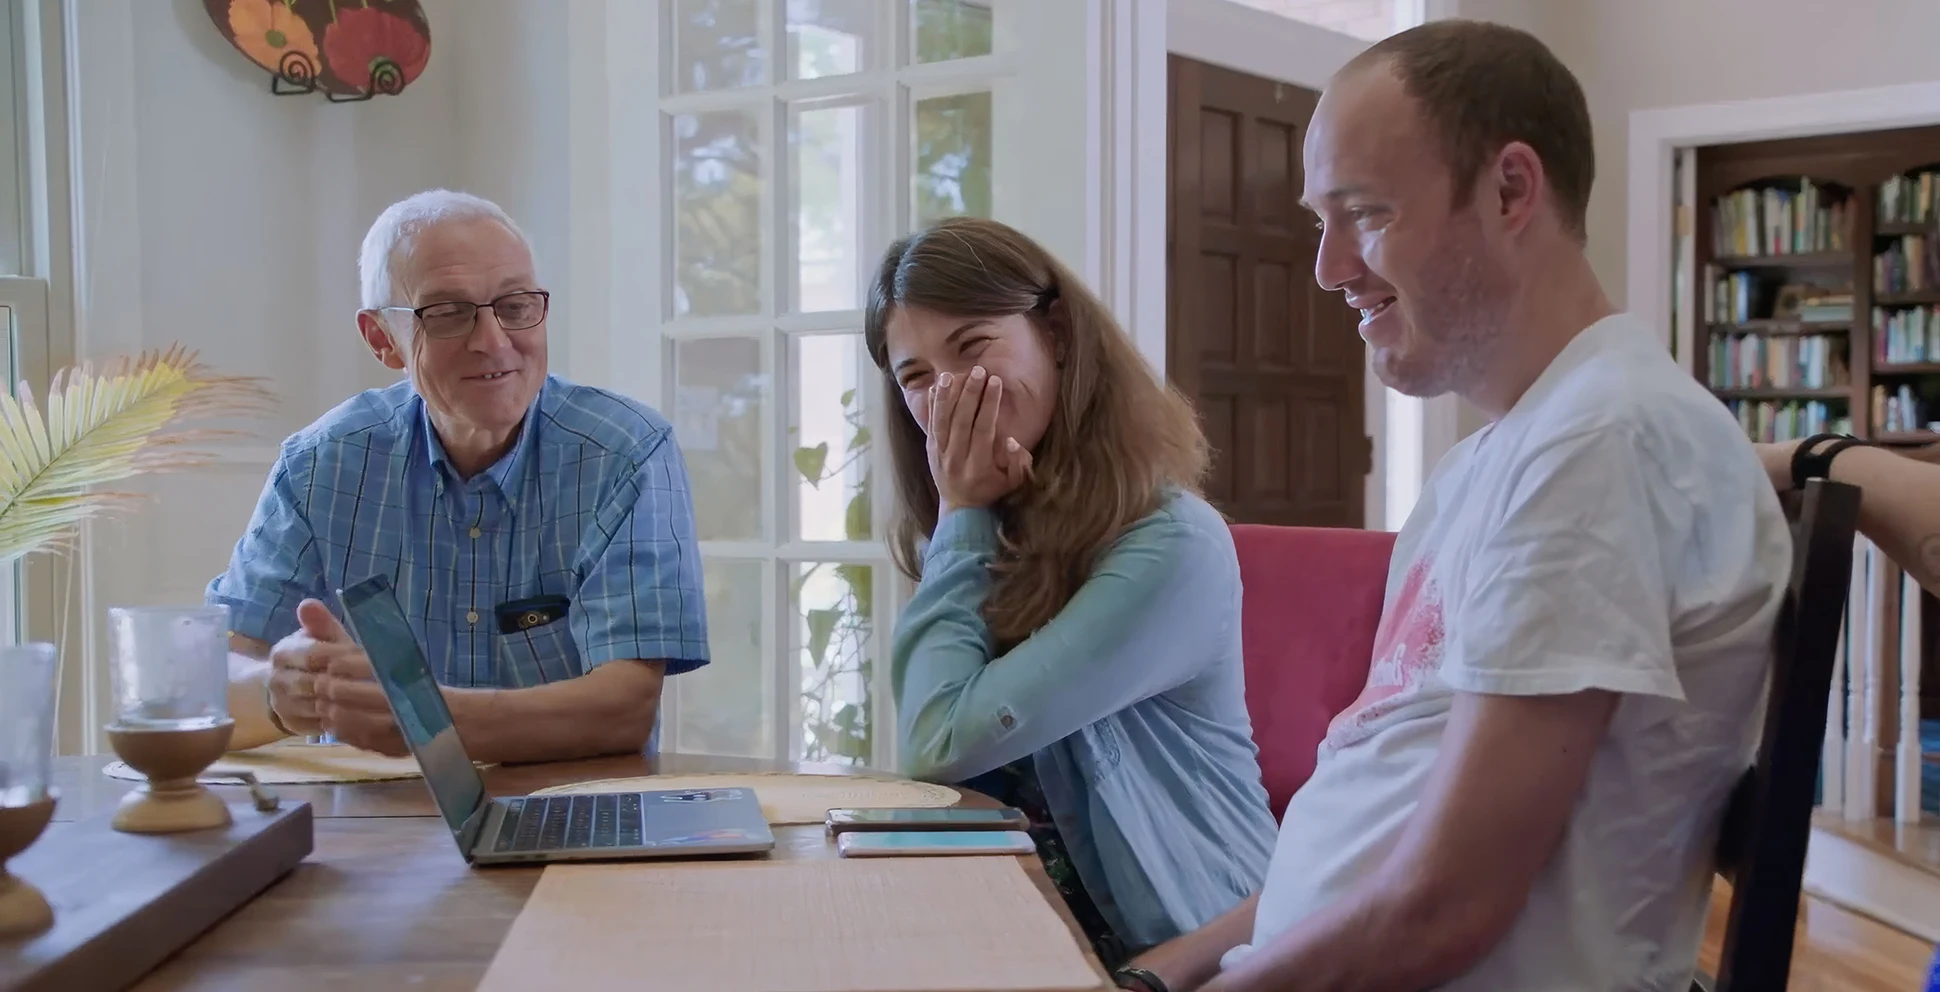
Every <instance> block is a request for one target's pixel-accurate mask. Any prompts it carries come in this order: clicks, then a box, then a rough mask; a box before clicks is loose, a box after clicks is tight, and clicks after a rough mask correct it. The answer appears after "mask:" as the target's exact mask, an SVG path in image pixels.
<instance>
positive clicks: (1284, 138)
mask: <svg viewBox="0 0 1940 992" xmlns="http://www.w3.org/2000/svg"><path fill="white" fill-rule="evenodd" d="M1169 69H1170V80H1169V83H1170V113H1169V122H1170V128H1169V130H1170V134H1169V136H1168V138H1169V141H1170V147H1171V160H1172V161H1171V169H1170V177H1171V178H1170V184H1171V188H1170V189H1169V190H1168V193H1167V200H1168V209H1167V213H1168V224H1167V228H1168V231H1167V236H1168V254H1167V278H1168V284H1167V290H1166V293H1167V299H1168V301H1169V302H1168V304H1167V308H1168V310H1169V311H1170V313H1169V314H1168V320H1167V328H1166V358H1165V361H1166V372H1167V376H1168V378H1170V379H1171V380H1172V382H1173V384H1174V385H1176V386H1178V387H1179V389H1180V390H1182V391H1183V392H1184V393H1185V394H1186V395H1187V396H1189V397H1191V399H1192V401H1193V403H1194V404H1195V405H1196V406H1197V408H1198V410H1199V416H1200V420H1201V422H1202V423H1204V425H1205V430H1206V436H1207V439H1208V440H1209V441H1210V442H1211V443H1212V447H1213V451H1214V454H1213V470H1212V475H1211V478H1210V479H1209V480H1208V482H1207V485H1206V494H1207V498H1208V499H1210V500H1211V501H1212V503H1213V505H1215V506H1217V507H1219V508H1220V509H1221V510H1223V511H1225V513H1226V514H1227V516H1229V517H1231V518H1232V519H1233V520H1234V521H1235V522H1237V523H1263V524H1281V525H1304V526H1321V527H1361V526H1363V519H1362V518H1363V516H1364V503H1363V501H1362V495H1363V490H1364V487H1365V485H1366V481H1367V473H1368V472H1369V471H1370V470H1371V469H1372V468H1373V446H1372V442H1371V441H1370V439H1369V438H1368V436H1367V432H1366V412H1365V409H1364V407H1363V404H1362V392H1363V378H1362V376H1363V374H1364V363H1365V361H1366V357H1365V356H1366V351H1365V347H1364V345H1363V344H1362V343H1361V338H1360V334H1359V332H1358V331H1357V330H1356V326H1357V324H1358V323H1359V320H1360V316H1359V314H1358V313H1356V312H1355V311H1354V310H1353V309H1351V308H1350V307H1348V306H1347V304H1346V303H1345V302H1343V300H1342V298H1341V296H1340V294H1339V293H1328V292H1323V291H1322V290H1321V289H1320V287H1319V286H1317V285H1315V283H1314V278H1313V271H1314V255H1315V253H1316V252H1317V251H1318V249H1319V247H1320V236H1319V231H1318V230H1317V229H1316V228H1315V226H1314V219H1313V215H1312V214H1310V213H1308V212H1307V210H1306V209H1305V208H1303V207H1301V206H1300V192H1301V168H1300V145H1301V141H1302V140H1303V139H1304V137H1305V134H1306V129H1307V122H1308V120H1309V119H1311V118H1312V117H1313V112H1314V103H1315V101H1316V100H1317V99H1318V98H1319V95H1318V94H1316V93H1314V92H1313V91H1312V90H1305V89H1301V88H1299V87H1297V86H1292V85H1289V84H1286V83H1279V82H1275V81H1273V80H1271V79H1263V78H1261V77H1258V76H1249V75H1246V74H1244V73H1240V72H1234V71H1232V70H1230V69H1222V68H1219V67H1218V66H1213V65H1207V64H1206V63H1203V62H1195V61H1193V60H1191V59H1185V58H1181V57H1179V56H1177V55H1174V56H1171V64H1170V66H1169Z"/></svg>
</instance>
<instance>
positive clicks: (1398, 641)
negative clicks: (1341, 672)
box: [1324, 557, 1443, 748]
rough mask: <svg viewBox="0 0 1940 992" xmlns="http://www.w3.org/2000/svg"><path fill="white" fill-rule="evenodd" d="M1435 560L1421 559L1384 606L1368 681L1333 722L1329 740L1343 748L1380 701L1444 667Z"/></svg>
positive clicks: (1375, 713) (1378, 710)
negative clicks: (1434, 573) (1433, 577)
mask: <svg viewBox="0 0 1940 992" xmlns="http://www.w3.org/2000/svg"><path fill="white" fill-rule="evenodd" d="M1433 564H1434V562H1433V560H1432V559H1431V558H1427V557H1423V558H1419V559H1416V561H1415V563H1414V564H1413V565H1412V566H1410V567H1409V568H1408V575H1407V577H1406V578H1404V579H1403V580H1402V582H1401V589H1400V591H1399V592H1396V593H1395V595H1394V598H1393V599H1391V600H1389V601H1388V603H1387V605H1386V606H1384V607H1383V608H1382V610H1381V626H1380V627H1379V628H1378V629H1376V631H1375V633H1374V655H1373V658H1372V663H1371V664H1370V665H1369V666H1368V672H1367V686H1366V687H1365V688H1363V689H1362V690H1361V694H1360V696H1359V697H1358V698H1356V699H1355V700H1354V702H1353V704H1352V705H1350V706H1348V707H1347V708H1346V709H1344V710H1342V711H1341V712H1340V715H1338V716H1336V717H1334V720H1333V722H1332V723H1331V724H1329V725H1328V727H1327V739H1326V741H1325V742H1324V744H1325V746H1327V747H1329V748H1340V747H1344V746H1346V745H1348V744H1351V743H1353V742H1354V741H1356V740H1359V739H1360V738H1361V736H1362V734H1361V731H1363V730H1364V729H1365V728H1366V727H1367V725H1368V723H1369V722H1370V721H1372V720H1373V719H1374V718H1375V717H1377V716H1379V715H1381V713H1383V712H1385V710H1386V709H1387V708H1386V707H1384V706H1382V705H1380V704H1382V703H1384V702H1386V701H1388V700H1390V699H1393V698H1394V697H1396V696H1398V695H1400V694H1401V693H1402V692H1404V691H1405V690H1408V689H1412V688H1414V687H1415V686H1416V685H1417V684H1419V683H1420V682H1421V680H1422V678H1423V676H1426V675H1428V674H1430V673H1432V672H1434V671H1436V670H1437V669H1439V668H1441V663H1442V639H1443V627H1442V592H1441V587H1440V586H1439V585H1437V584H1436V583H1435V581H1434V579H1432V578H1430V573H1431V572H1432V571H1433Z"/></svg>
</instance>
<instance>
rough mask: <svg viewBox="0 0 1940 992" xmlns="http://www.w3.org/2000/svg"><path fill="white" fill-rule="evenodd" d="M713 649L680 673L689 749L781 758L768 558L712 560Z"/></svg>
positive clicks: (682, 735)
mask: <svg viewBox="0 0 1940 992" xmlns="http://www.w3.org/2000/svg"><path fill="white" fill-rule="evenodd" d="M702 575H703V582H704V584H705V586H706V588H707V650H708V655H709V656H710V658H711V659H712V660H710V661H709V662H708V663H707V664H705V665H703V666H701V667H700V668H697V669H695V670H693V671H691V672H687V673H685V674H683V675H676V676H674V677H673V680H674V683H675V684H676V685H677V686H678V687H679V690H680V708H679V712H678V714H677V715H676V719H677V720H678V721H679V722H678V724H677V726H676V730H677V731H678V737H679V742H680V749H681V750H682V751H698V752H700V753H702V754H740V755H746V756H748V757H751V758H772V757H774V756H775V742H774V727H775V716H774V701H775V697H776V696H777V695H779V693H778V692H776V690H775V666H773V665H771V664H769V663H768V662H767V658H768V657H770V656H769V655H768V654H767V653H766V652H764V651H762V650H761V610H762V606H761V563H760V562H758V561H733V560H728V559H720V558H709V559H708V560H707V561H706V562H705V563H703V566H702Z"/></svg>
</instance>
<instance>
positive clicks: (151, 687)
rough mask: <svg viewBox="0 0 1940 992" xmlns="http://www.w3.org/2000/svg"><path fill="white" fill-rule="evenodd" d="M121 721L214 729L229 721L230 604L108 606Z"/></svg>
mask: <svg viewBox="0 0 1940 992" xmlns="http://www.w3.org/2000/svg"><path fill="white" fill-rule="evenodd" d="M108 640H109V644H110V650H111V652H112V654H111V667H110V669H109V671H110V673H111V675H112V676H113V678H112V681H113V684H114V697H115V717H114V719H115V723H116V724H117V725H118V726H119V728H120V729H123V730H208V729H211V728H213V727H217V726H220V725H222V724H224V723H227V722H228V721H229V608H228V607H227V606H194V607H120V608H116V609H111V610H109V611H108Z"/></svg>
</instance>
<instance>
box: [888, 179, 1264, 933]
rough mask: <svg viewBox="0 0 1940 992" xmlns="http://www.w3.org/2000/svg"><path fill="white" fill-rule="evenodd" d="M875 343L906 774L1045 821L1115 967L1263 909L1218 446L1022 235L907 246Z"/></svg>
mask: <svg viewBox="0 0 1940 992" xmlns="http://www.w3.org/2000/svg"><path fill="white" fill-rule="evenodd" d="M866 334H867V340H868V347H869V353H870V355H871V357H872V358H873V359H874V360H875V362H876V364H877V366H878V367H880V368H881V369H882V370H883V374H884V377H885V380H886V383H887V387H888V391H889V392H890V393H891V394H899V395H900V396H901V397H902V405H901V409H900V410H892V411H891V413H890V415H889V418H888V419H889V424H888V436H889V443H890V452H891V457H892V459H893V461H894V466H895V477H896V491H897V495H898V500H897V503H898V505H897V520H896V527H895V531H894V533H893V534H892V539H891V544H892V550H893V551H894V553H895V556H896V559H897V564H898V565H899V566H900V567H901V568H902V570H903V571H904V572H905V573H907V574H908V575H909V576H910V577H911V578H912V579H915V580H916V581H917V586H916V592H915V594H914V596H913V597H912V598H911V600H910V602H909V604H908V606H907V607H905V608H904V610H903V612H902V615H901V618H900V621H899V623H898V625H897V629H896V637H895V647H894V654H893V658H892V671H893V677H894V685H895V692H896V700H897V712H898V713H899V714H900V719H899V723H900V725H899V726H898V728H897V729H898V732H899V735H900V744H901V746H900V753H901V755H902V761H903V767H904V771H906V772H907V773H909V774H911V775H913V776H916V777H918V778H924V779H930V780H935V781H946V782H958V783H964V784H967V785H968V786H969V787H972V788H975V789H978V790H979V791H983V792H986V793H990V794H992V795H994V796H996V797H997V798H999V799H1001V800H1003V801H1006V802H1009V803H1010V804H1012V805H1015V806H1018V807H1019V808H1021V809H1023V810H1024V811H1025V812H1026V813H1027V814H1029V815H1030V817H1031V821H1032V823H1033V831H1032V832H1033V834H1034V835H1035V836H1036V838H1037V841H1038V848H1039V851H1040V853H1041V854H1042V855H1043V856H1044V860H1045V863H1046V865H1047V867H1048V868H1049V869H1050V871H1051V874H1052V878H1053V879H1054V880H1056V881H1057V883H1058V886H1059V888H1060V890H1061V891H1062V892H1063V894H1064V896H1065V899H1066V900H1067V902H1069V903H1070V904H1071V908H1072V910H1073V913H1074V915H1076V916H1077V918H1078V920H1079V922H1080V923H1081V924H1082V925H1083V926H1084V928H1085V930H1086V932H1087V933H1088V934H1089V935H1090V936H1091V938H1092V942H1093V945H1094V946H1095V947H1096V948H1097V950H1098V952H1099V955H1100V957H1102V958H1103V959H1104V960H1105V964H1106V966H1107V967H1108V968H1109V967H1116V966H1117V965H1118V964H1119V963H1120V962H1121V961H1123V960H1125V959H1126V958H1128V957H1129V956H1130V955H1132V954H1136V953H1137V952H1138V951H1140V950H1142V949H1144V948H1146V947H1150V946H1152V945H1155V944H1158V943H1161V942H1163V941H1165V940H1167V939H1169V938H1171V937H1173V936H1175V935H1177V934H1180V933H1183V932H1186V931H1190V930H1192V929H1194V928H1195V927H1197V926H1199V925H1200V924H1202V923H1205V922H1207V921H1208V920H1211V919H1212V918H1213V917H1215V916H1218V915H1219V914H1221V913H1223V912H1225V911H1226V910H1227V909H1229V908H1231V907H1232V906H1233V905H1235V904H1237V903H1238V902H1240V901H1241V900H1242V899H1244V898H1246V897H1247V896H1248V895H1251V894H1252V892H1253V891H1254V889H1255V888H1257V887H1258V885H1259V883H1260V880H1261V878H1262V877H1263V875H1264V873H1265V870H1266V864H1267V861H1268V858H1269V857H1270V856H1271V854H1272V848H1273V839H1274V833H1275V825H1274V819H1273V815H1272V813H1271V811H1270V810H1269V809H1268V808H1267V800H1266V791H1265V789H1264V788H1263V787H1262V785H1261V783H1260V769H1259V763H1258V759H1257V752H1256V750H1255V748H1254V745H1253V740H1252V731H1251V724H1250V721H1249V720H1248V717H1247V712H1246V702H1245V695H1244V688H1245V686H1244V681H1243V679H1244V676H1243V674H1242V670H1241V660H1240V617H1239V611H1240V578H1239V563H1238V560H1237V558H1236V557H1235V555H1234V552H1233V542H1232V536H1231V534H1230V532H1229V531H1228V530H1227V527H1226V522H1225V521H1224V519H1222V518H1221V517H1220V515H1219V513H1218V511H1216V510H1214V509H1213V508H1212V507H1211V506H1209V505H1208V504H1207V503H1206V502H1205V501H1204V500H1203V499H1201V498H1200V497H1199V496H1198V495H1197V492H1196V489H1197V485H1198V482H1199V479H1200V477H1201V475H1202V474H1203V473H1204V472H1205V469H1206V463H1207V451H1206V444H1205V440H1204V438H1203V437H1202V436H1201V434H1200V432H1199V426H1198V423H1197V420H1196V419H1195V417H1194V416H1193V412H1192V409H1191V407H1190V406H1189V405H1188V404H1187V402H1186V401H1185V400H1184V399H1183V398H1182V397H1181V396H1179V394H1178V393H1176V392H1174V391H1172V390H1170V389H1168V388H1167V387H1166V386H1165V385H1164V384H1163V383H1161V382H1160V381H1158V380H1157V379H1156V378H1155V377H1154V376H1153V375H1152V372H1151V369H1150V368H1149V366H1147V365H1146V364H1145V362H1144V360H1143V359H1142V358H1141V357H1140V356H1139V354H1138V351H1137V350H1136V349H1135V348H1134V347H1133V345H1132V342H1131V340H1130V339H1129V338H1128V337H1126V335H1125V333H1124V332H1123V331H1122V330H1121V329H1120V328H1119V327H1118V325H1117V324H1116V323H1115V322H1114V321H1113V320H1112V318H1111V315H1110V314H1109V313H1108V312H1107V311H1106V310H1105V308H1104V305H1103V304H1102V303H1100V302H1099V300H1098V299H1097V298H1096V297H1095V296H1093V295H1092V294H1091V293H1090V292H1089V291H1088V290H1087V289H1086V288H1085V287H1084V286H1082V285H1080V284H1079V282H1078V280H1077V278H1076V277H1075V276H1073V275H1072V274H1071V272H1070V270H1068V269H1066V268H1065V267H1064V266H1063V265H1062V264H1060V263H1059V262H1058V261H1057V260H1056V259H1054V258H1053V257H1052V256H1051V255H1050V254H1049V253H1048V252H1046V251H1045V250H1044V249H1043V248H1041V247H1039V246H1038V245H1037V244H1035V243H1033V242H1032V241H1031V240H1030V239H1029V238H1027V237H1025V236H1024V235H1022V234H1020V233H1019V232H1017V231H1015V230H1013V229H1011V228H1009V227H1006V226H1004V225H1002V224H998V223H995V222H992V221H985V220H974V219H968V218H963V219H955V220H947V221H943V222H942V223H939V224H937V225H936V226H934V227H932V228H929V229H928V230H926V231H924V232H922V233H920V234H916V235H913V236H911V237H908V238H905V239H903V240H902V241H899V242H897V243H896V244H894V245H892V246H891V247H890V249H889V251H888V253H887V255H886V256H885V257H884V258H883V261H882V265H881V267H880V268H879V269H878V271H877V273H876V278H875V284H874V286H873V287H872V288H871V290H870V294H869V305H868V313H867V319H866Z"/></svg>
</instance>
